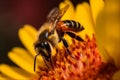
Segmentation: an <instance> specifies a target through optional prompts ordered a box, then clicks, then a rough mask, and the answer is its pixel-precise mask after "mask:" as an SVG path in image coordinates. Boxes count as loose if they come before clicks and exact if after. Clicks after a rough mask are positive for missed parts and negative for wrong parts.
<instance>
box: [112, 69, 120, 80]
mask: <svg viewBox="0 0 120 80" xmlns="http://www.w3.org/2000/svg"><path fill="white" fill-rule="evenodd" d="M119 79H120V70H119V71H117V72H116V73H115V74H114V75H113V77H112V80H119Z"/></svg>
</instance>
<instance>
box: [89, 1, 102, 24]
mask: <svg viewBox="0 0 120 80" xmlns="http://www.w3.org/2000/svg"><path fill="white" fill-rule="evenodd" d="M90 7H91V11H92V16H93V21H94V23H95V24H96V19H97V17H98V14H99V13H100V12H101V11H102V9H103V7H104V2H103V0H90Z"/></svg>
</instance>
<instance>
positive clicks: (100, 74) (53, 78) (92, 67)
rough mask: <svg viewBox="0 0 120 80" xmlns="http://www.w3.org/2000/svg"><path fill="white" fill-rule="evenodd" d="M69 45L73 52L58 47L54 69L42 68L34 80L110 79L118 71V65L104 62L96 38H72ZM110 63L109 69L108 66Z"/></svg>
mask: <svg viewBox="0 0 120 80" xmlns="http://www.w3.org/2000/svg"><path fill="white" fill-rule="evenodd" d="M72 42H73V44H71V45H70V46H69V48H68V49H69V50H70V53H71V54H68V53H67V51H66V49H65V48H63V49H57V54H56V56H55V57H53V58H52V60H53V65H54V68H53V70H46V69H41V68H40V71H38V72H37V75H36V76H34V77H33V80H88V79H89V80H97V79H104V80H108V79H110V78H111V75H113V72H114V71H116V67H115V66H113V65H110V64H107V63H103V62H102V60H101V57H100V55H99V52H98V48H97V45H96V40H95V37H94V35H93V38H92V39H90V38H89V36H87V35H86V38H85V41H84V42H80V41H77V40H75V39H72ZM108 65H110V67H109V70H108V71H106V72H105V71H101V69H102V70H103V69H104V70H105V68H106V66H108Z"/></svg>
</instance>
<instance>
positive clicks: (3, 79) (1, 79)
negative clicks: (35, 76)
mask: <svg viewBox="0 0 120 80" xmlns="http://www.w3.org/2000/svg"><path fill="white" fill-rule="evenodd" d="M0 80H13V79H12V78H10V77H7V76H5V75H3V74H1V73H0Z"/></svg>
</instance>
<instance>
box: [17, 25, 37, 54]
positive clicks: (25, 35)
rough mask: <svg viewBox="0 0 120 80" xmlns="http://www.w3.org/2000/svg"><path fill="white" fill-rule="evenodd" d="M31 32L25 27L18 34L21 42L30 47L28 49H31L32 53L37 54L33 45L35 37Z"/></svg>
mask: <svg viewBox="0 0 120 80" xmlns="http://www.w3.org/2000/svg"><path fill="white" fill-rule="evenodd" d="M31 33H32V32H31ZM31 33H30V31H29V30H26V28H24V27H23V28H21V29H19V32H18V35H19V38H20V40H21V42H22V43H23V45H24V46H25V47H26V48H27V49H28V51H30V53H31V54H32V55H35V54H36V52H35V50H34V47H33V43H34V39H33V37H32V36H31Z"/></svg>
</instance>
